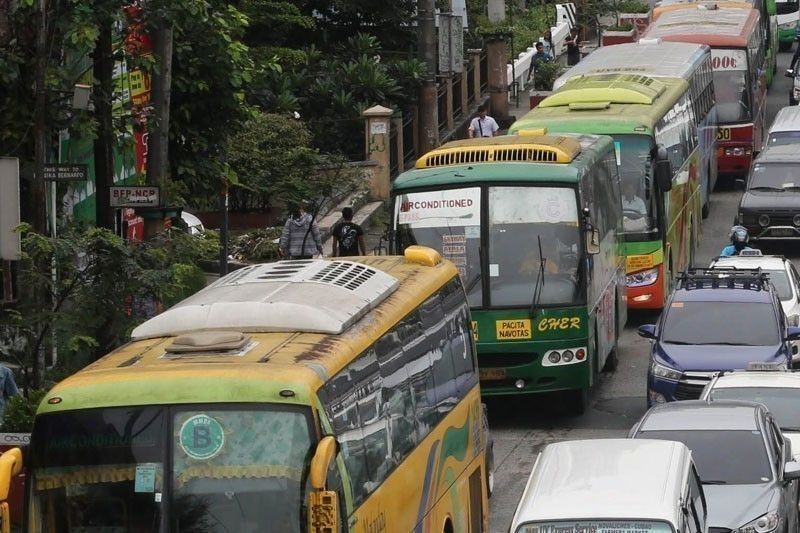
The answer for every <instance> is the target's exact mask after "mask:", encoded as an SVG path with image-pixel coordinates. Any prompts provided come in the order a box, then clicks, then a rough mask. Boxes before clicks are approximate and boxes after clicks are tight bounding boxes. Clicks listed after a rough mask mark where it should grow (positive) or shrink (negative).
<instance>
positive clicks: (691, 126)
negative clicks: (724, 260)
mask: <svg viewBox="0 0 800 533" xmlns="http://www.w3.org/2000/svg"><path fill="white" fill-rule="evenodd" d="M554 88H555V89H556V90H555V93H554V94H553V95H551V96H550V97H548V98H546V99H545V100H544V101H543V102H541V103H540V104H539V106H538V107H536V108H534V109H532V110H531V111H530V112H529V113H528V114H526V115H525V116H524V117H522V118H521V119H520V120H518V121H517V122H516V123H515V124H514V125H513V126H512V127H511V131H512V132H524V131H525V130H529V129H536V128H547V129H548V131H550V132H581V133H594V134H603V135H610V136H611V137H613V139H614V147H615V154H616V160H617V164H618V165H619V173H620V178H621V180H622V192H623V199H622V214H623V217H624V218H623V228H624V230H625V255H626V257H627V259H626V261H627V264H626V273H627V286H628V308H630V309H660V308H662V307H663V305H664V299H665V296H666V295H667V293H668V291H669V287H670V285H671V283H672V279H673V277H674V275H675V273H676V272H682V271H683V270H684V269H685V268H686V267H688V266H689V265H690V263H691V258H692V254H693V253H694V249H695V246H696V243H697V239H698V238H699V235H700V222H701V217H702V215H703V213H706V214H707V213H708V206H709V196H710V194H711V191H712V189H713V187H714V183H715V182H716V176H717V173H716V167H717V161H716V153H715V147H716V140H715V134H716V114H715V111H714V90H713V82H712V78H711V55H710V51H709V49H708V47H706V46H700V45H690V44H684V43H680V44H679V43H660V42H640V43H636V44H622V45H616V46H606V47H602V48H599V49H598V50H596V51H595V52H593V53H591V54H589V55H588V56H587V57H586V58H585V59H584V60H582V61H581V62H580V63H578V65H576V66H575V67H573V68H571V69H570V70H568V71H567V72H566V73H565V74H564V75H563V76H562V77H561V78H559V79H558V80H556V83H555V86H554ZM659 169H660V171H659Z"/></svg>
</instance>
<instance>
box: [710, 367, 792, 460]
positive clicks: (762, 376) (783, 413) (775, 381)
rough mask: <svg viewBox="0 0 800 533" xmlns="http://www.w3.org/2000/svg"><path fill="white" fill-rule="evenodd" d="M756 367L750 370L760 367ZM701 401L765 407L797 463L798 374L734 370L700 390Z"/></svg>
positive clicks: (780, 371) (783, 371)
mask: <svg viewBox="0 0 800 533" xmlns="http://www.w3.org/2000/svg"><path fill="white" fill-rule="evenodd" d="M763 366H766V365H765V364H761V365H755V364H753V366H752V367H753V368H758V367H763ZM700 399H701V400H706V401H712V402H713V401H714V400H745V401H749V402H757V403H761V404H764V405H765V406H767V409H769V411H770V412H771V413H772V415H773V416H774V417H775V421H776V422H777V423H778V426H779V427H780V428H781V433H783V435H784V437H786V438H787V439H788V440H789V441H790V442H791V443H792V455H793V456H794V458H795V460H798V459H800V409H798V408H797V406H798V405H800V372H792V371H790V370H785V369H783V368H778V367H775V369H773V370H749V369H748V370H735V371H732V372H723V373H720V374H717V375H716V376H714V377H713V378H711V381H709V382H708V385H706V387H705V388H704V389H703V393H702V394H701V396H700Z"/></svg>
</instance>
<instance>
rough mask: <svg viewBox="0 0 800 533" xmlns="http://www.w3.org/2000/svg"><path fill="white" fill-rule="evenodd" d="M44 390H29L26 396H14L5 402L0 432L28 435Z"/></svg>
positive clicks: (45, 392)
mask: <svg viewBox="0 0 800 533" xmlns="http://www.w3.org/2000/svg"><path fill="white" fill-rule="evenodd" d="M45 394H47V391H46V390H31V391H29V392H28V396H27V397H26V396H23V395H19V396H14V397H12V398H10V399H9V400H8V402H6V407H5V410H4V411H3V421H2V424H0V430H2V431H3V432H5V433H30V432H31V430H32V429H33V419H34V416H35V415H36V410H37V409H38V408H39V404H40V403H41V402H42V400H43V399H44V396H45Z"/></svg>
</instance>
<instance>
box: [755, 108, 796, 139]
mask: <svg viewBox="0 0 800 533" xmlns="http://www.w3.org/2000/svg"><path fill="white" fill-rule="evenodd" d="M782 144H800V106H797V105H791V106H786V107H784V108H783V109H781V110H780V111H778V114H777V115H775V120H773V121H772V126H770V127H769V133H767V135H766V137H765V138H764V149H767V148H769V147H770V146H780V145H782Z"/></svg>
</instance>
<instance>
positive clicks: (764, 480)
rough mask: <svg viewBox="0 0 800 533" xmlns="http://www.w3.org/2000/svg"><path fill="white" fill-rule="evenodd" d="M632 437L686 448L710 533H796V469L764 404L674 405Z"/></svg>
mask: <svg viewBox="0 0 800 533" xmlns="http://www.w3.org/2000/svg"><path fill="white" fill-rule="evenodd" d="M628 436H629V437H631V438H635V439H659V440H670V441H678V442H682V443H684V444H685V445H686V446H687V447H688V448H689V449H690V450H692V458H693V459H694V462H695V465H696V466H697V473H698V474H699V476H700V480H701V481H702V483H703V492H704V493H705V496H706V501H707V503H708V524H709V526H711V527H710V528H709V531H714V532H732V531H736V532H740V533H751V532H752V533H762V532H763V533H767V532H770V533H772V532H775V533H795V532H796V531H797V528H798V509H797V481H795V480H797V479H798V478H800V464H798V463H796V462H795V461H794V459H793V458H792V449H791V443H790V442H789V441H788V440H787V439H785V438H784V437H783V435H782V434H781V431H780V429H778V426H777V424H776V423H775V420H774V419H773V417H772V415H771V414H770V413H769V411H767V408H766V407H764V406H763V405H762V404H759V403H753V402H742V401H734V400H719V401H715V402H713V403H707V402H704V401H690V402H678V403H672V404H667V405H658V406H656V407H653V408H652V409H650V410H649V411H648V412H647V413H645V415H644V416H643V417H642V419H641V420H640V421H639V422H638V423H637V424H636V425H635V426H633V428H632V429H631V431H630V433H629V434H628Z"/></svg>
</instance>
